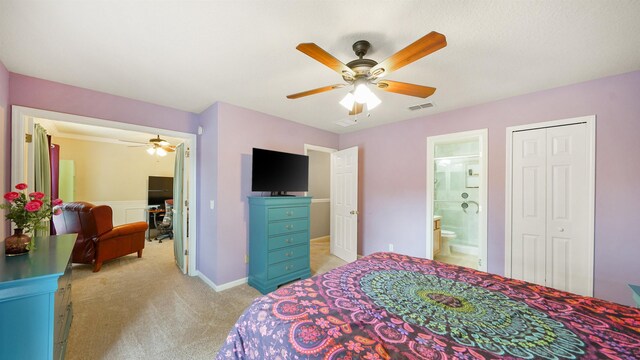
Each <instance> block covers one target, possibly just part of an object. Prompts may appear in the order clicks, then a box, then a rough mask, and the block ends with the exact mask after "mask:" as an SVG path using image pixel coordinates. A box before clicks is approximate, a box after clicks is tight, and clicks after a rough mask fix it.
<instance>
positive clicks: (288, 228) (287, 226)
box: [284, 224, 293, 230]
mask: <svg viewBox="0 0 640 360" xmlns="http://www.w3.org/2000/svg"><path fill="white" fill-rule="evenodd" d="M284 227H285V229H287V230H291V229H293V224H290V225H285V226H284Z"/></svg>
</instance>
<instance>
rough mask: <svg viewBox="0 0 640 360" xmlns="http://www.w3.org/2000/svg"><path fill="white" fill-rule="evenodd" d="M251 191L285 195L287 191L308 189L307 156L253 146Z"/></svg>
mask: <svg viewBox="0 0 640 360" xmlns="http://www.w3.org/2000/svg"><path fill="white" fill-rule="evenodd" d="M251 175H252V176H251V191H269V192H271V196H286V195H287V192H288V191H307V190H309V157H308V156H306V155H298V154H290V153H285V152H280V151H273V150H265V149H258V148H253V163H252V166H251Z"/></svg>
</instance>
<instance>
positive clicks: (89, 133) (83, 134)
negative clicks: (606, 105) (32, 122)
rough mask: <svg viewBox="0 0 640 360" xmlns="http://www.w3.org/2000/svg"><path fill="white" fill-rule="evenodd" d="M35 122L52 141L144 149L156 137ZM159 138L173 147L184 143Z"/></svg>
mask: <svg viewBox="0 0 640 360" xmlns="http://www.w3.org/2000/svg"><path fill="white" fill-rule="evenodd" d="M36 122H37V123H38V124H40V125H42V126H43V127H44V128H45V129H46V130H47V134H49V135H51V136H53V137H54V140H55V138H68V139H78V140H85V141H94V142H96V141H97V142H107V143H113V144H119V145H123V146H141V147H144V146H145V145H148V144H149V140H150V139H152V138H156V137H157V136H158V134H151V133H144V132H137V131H131V130H123V129H116V128H110V127H102V126H95V125H87V124H80V123H74V122H68V121H57V120H51V119H43V118H36ZM160 138H161V139H163V140H166V141H167V142H169V144H170V145H174V146H175V145H178V144H181V143H183V142H184V139H180V138H175V137H171V136H166V135H162V136H160Z"/></svg>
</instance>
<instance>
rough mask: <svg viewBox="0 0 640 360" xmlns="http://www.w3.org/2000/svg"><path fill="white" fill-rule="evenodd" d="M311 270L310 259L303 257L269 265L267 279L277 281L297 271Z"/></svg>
mask: <svg viewBox="0 0 640 360" xmlns="http://www.w3.org/2000/svg"><path fill="white" fill-rule="evenodd" d="M305 269H307V270H308V269H309V257H308V256H305V257H301V258H298V259H293V260H289V261H283V262H281V263H277V264H274V265H269V269H268V270H267V278H269V279H275V278H277V277H280V276H284V275H287V274H291V273H294V272H296V271H300V270H305Z"/></svg>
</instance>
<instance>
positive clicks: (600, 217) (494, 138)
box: [340, 71, 640, 305]
mask: <svg viewBox="0 0 640 360" xmlns="http://www.w3.org/2000/svg"><path fill="white" fill-rule="evenodd" d="M638 94H640V71H636V72H632V73H628V74H623V75H618V76H612V77H608V78H604V79H599V80H594V81H589V82H585V83H580V84H576V85H571V86H566V87H562V88H557V89H552V90H547V91H542V92H538V93H533V94H529V95H524V96H519V97H514V98H510V99H506V100H502V101H497V102H492V103H488V104H483V105H478V106H474V107H469V108H465V109H461V110H456V111H450V112H447V113H442V114H437V115H433V116H427V117H423V118H419V119H413V120H408V121H403V122H400V123H395V124H391V125H387V126H381V127H377V128H373V129H369V130H363V131H359V132H356V133H352V134H346V135H342V136H340V148H341V149H344V148H347V147H350V146H354V145H358V146H360V148H361V151H360V156H361V158H360V209H361V210H360V213H361V216H360V224H359V237H360V241H359V242H360V249H359V250H360V253H362V254H370V253H372V252H375V251H383V250H386V248H387V244H388V243H389V242H392V241H393V242H395V249H396V251H397V252H401V253H406V254H410V255H416V256H424V253H425V251H426V245H425V238H426V233H425V231H426V220H425V217H426V200H425V199H426V138H427V137H428V136H433V135H441V134H446V133H452V132H459V131H466V130H475V129H482V128H488V129H489V173H488V177H489V179H488V180H489V189H488V209H487V214H488V222H489V223H488V238H489V241H488V252H489V254H488V270H489V272H492V273H499V274H502V273H504V225H505V219H504V217H505V214H504V211H505V208H504V203H505V190H504V187H505V149H506V141H505V138H506V135H505V134H506V128H507V127H508V126H514V125H521V124H529V123H535V122H542V121H549V120H556V119H564V118H572V117H578V116H584V115H592V114H595V115H596V118H597V120H596V128H597V133H596V229H595V231H596V232H595V241H596V243H595V286H594V291H595V293H594V295H595V296H596V297H599V298H603V299H606V300H611V301H615V302H618V303H622V304H627V305H632V301H631V298H630V292H629V289H628V288H627V284H628V283H636V284H638V283H640V262H639V261H638V254H640V241H638V236H637V231H636V229H635V228H634V226H633V225H634V224H635V223H636V222H637V221H636V220H637V217H638V208H637V200H638V199H640V186H638V179H640V162H638V161H636V160H633V159H634V158H636V157H637V156H638V154H640V141H638V136H639V135H640V101H638Z"/></svg>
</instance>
